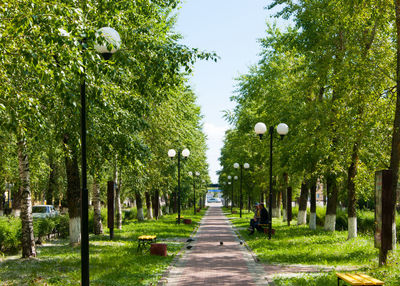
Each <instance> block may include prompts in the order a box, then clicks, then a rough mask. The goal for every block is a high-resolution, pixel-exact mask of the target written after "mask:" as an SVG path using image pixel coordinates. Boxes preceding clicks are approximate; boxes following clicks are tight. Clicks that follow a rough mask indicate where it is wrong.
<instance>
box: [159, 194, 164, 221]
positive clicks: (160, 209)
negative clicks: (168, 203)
mask: <svg viewBox="0 0 400 286" xmlns="http://www.w3.org/2000/svg"><path fill="white" fill-rule="evenodd" d="M158 214H159V216H158V217H162V216H163V212H162V206H161V196H159V197H158Z"/></svg>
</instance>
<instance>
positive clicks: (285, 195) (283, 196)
mask: <svg viewBox="0 0 400 286" xmlns="http://www.w3.org/2000/svg"><path fill="white" fill-rule="evenodd" d="M288 180H289V178H288V174H287V173H284V174H283V181H284V183H283V190H282V220H283V221H284V222H285V221H287V213H286V206H287V200H286V198H287V186H288Z"/></svg>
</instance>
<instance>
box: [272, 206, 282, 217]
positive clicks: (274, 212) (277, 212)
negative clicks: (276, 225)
mask: <svg viewBox="0 0 400 286" xmlns="http://www.w3.org/2000/svg"><path fill="white" fill-rule="evenodd" d="M272 217H276V218H280V217H281V216H280V209H279V208H272Z"/></svg>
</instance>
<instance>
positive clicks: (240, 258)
mask: <svg viewBox="0 0 400 286" xmlns="http://www.w3.org/2000/svg"><path fill="white" fill-rule="evenodd" d="M193 239H194V241H193V242H191V243H190V245H191V246H192V248H191V249H186V251H185V253H184V254H183V255H182V257H180V258H179V260H178V261H177V263H176V264H175V266H174V267H172V269H171V270H170V272H169V275H168V277H166V279H165V280H164V281H165V282H166V284H164V285H168V286H185V285H190V286H197V285H241V286H244V285H250V286H251V285H269V284H268V281H267V280H266V279H265V276H266V273H265V271H264V267H263V265H262V264H259V263H256V262H255V260H254V259H253V257H252V255H251V253H250V252H249V251H248V250H247V248H246V247H245V245H244V244H241V243H240V240H239V239H238V237H237V235H236V234H235V232H234V231H233V228H232V225H231V224H230V222H229V220H228V218H227V217H226V216H225V215H224V214H223V213H222V210H221V208H220V207H210V208H209V209H208V211H207V213H206V214H205V216H204V217H203V219H202V221H201V223H200V227H199V229H198V231H197V233H196V235H195V237H194V238H193ZM221 243H222V244H221Z"/></svg>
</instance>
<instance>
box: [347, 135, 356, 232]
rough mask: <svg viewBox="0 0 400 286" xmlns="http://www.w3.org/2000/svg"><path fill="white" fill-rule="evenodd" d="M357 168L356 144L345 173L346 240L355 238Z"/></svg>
mask: <svg viewBox="0 0 400 286" xmlns="http://www.w3.org/2000/svg"><path fill="white" fill-rule="evenodd" d="M357 167H358V143H357V142H356V143H354V145H353V153H352V155H351V164H350V167H349V169H348V171H347V191H348V201H349V205H348V208H347V212H348V236H347V238H348V239H351V238H354V237H357V213H356V203H357V201H356V186H355V183H354V180H355V177H356V175H357Z"/></svg>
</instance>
